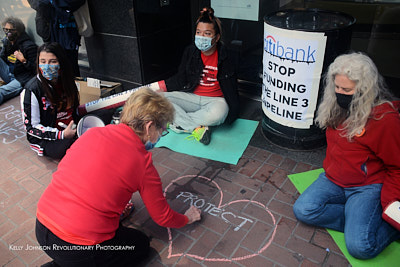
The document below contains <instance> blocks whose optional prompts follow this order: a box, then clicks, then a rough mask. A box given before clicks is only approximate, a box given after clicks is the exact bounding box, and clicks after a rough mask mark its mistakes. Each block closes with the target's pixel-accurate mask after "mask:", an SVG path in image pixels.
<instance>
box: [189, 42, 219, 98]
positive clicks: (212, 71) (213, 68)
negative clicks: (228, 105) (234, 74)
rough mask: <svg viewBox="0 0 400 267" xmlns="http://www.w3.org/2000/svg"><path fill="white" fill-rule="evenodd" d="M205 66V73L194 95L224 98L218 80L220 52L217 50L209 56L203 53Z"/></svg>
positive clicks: (202, 57)
mask: <svg viewBox="0 0 400 267" xmlns="http://www.w3.org/2000/svg"><path fill="white" fill-rule="evenodd" d="M201 59H202V61H203V64H204V68H203V73H202V74H201V79H200V83H199V85H198V86H197V87H196V88H195V89H194V92H193V93H194V94H196V95H201V96H212V97H223V96H224V94H223V93H222V90H221V87H220V86H219V82H218V80H217V74H218V51H217V50H215V52H214V53H212V54H211V55H209V56H206V55H204V54H203V53H201Z"/></svg>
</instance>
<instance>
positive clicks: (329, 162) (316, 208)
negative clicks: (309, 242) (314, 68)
mask: <svg viewBox="0 0 400 267" xmlns="http://www.w3.org/2000/svg"><path fill="white" fill-rule="evenodd" d="M399 108H400V102H399V101H395V99H394V97H393V96H392V94H391V93H390V92H389V90H388V89H387V88H386V86H385V83H384V81H383V78H382V76H381V75H380V74H379V73H378V70H377V68H376V66H375V64H374V63H373V61H372V60H371V59H370V58H369V57H368V56H366V55H364V54H362V53H355V52H353V53H349V54H345V55H341V56H339V57H337V58H336V59H335V60H334V62H333V63H332V64H331V65H330V66H329V69H328V72H327V74H326V77H325V89H324V95H323V100H322V102H321V104H320V106H319V108H318V112H317V117H316V122H317V124H318V125H319V126H320V127H322V128H326V139H327V149H326V158H325V160H324V162H323V167H324V170H325V172H323V173H321V174H320V176H319V177H318V179H317V180H316V181H315V182H314V183H313V184H312V185H310V186H309V187H308V188H307V189H306V190H305V191H304V193H303V194H301V195H300V197H299V198H298V199H297V201H296V202H295V204H294V206H293V211H294V214H295V216H296V218H297V219H298V220H300V221H302V222H304V223H306V224H310V225H315V226H319V227H326V228H329V229H333V230H336V231H340V232H343V233H344V238H345V242H346V247H347V249H348V251H349V253H350V255H352V256H353V257H355V258H359V259H369V258H373V257H375V256H377V255H378V254H379V253H380V252H381V251H382V250H383V249H384V248H385V247H386V246H388V245H389V244H390V243H391V242H393V241H394V240H396V239H398V238H400V232H399V231H397V230H396V229H395V228H393V227H392V226H391V225H389V224H388V223H387V222H385V221H384V220H382V206H381V188H382V184H383V183H384V182H385V181H386V180H387V179H393V180H397V181H400V160H399V155H400V138H399V133H400V117H399ZM392 196H393V194H392ZM398 197H399V196H398V195H397V198H398Z"/></svg>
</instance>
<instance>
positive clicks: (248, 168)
mask: <svg viewBox="0 0 400 267" xmlns="http://www.w3.org/2000/svg"><path fill="white" fill-rule="evenodd" d="M0 138H1V142H0V151H1V153H0V264H1V266H40V265H41V264H43V263H45V262H47V261H49V260H50V258H49V257H48V256H47V255H46V254H45V253H44V252H43V251H41V250H38V249H35V247H34V246H35V245H37V242H36V238H35V233H34V225H35V212H36V204H37V201H38V199H39V198H40V196H41V194H42V193H43V191H44V189H45V188H46V186H47V185H48V183H49V182H50V180H51V175H52V173H53V172H54V171H55V170H56V168H57V163H58V162H57V161H53V160H49V159H47V158H43V157H38V156H36V155H35V153H34V152H33V151H31V150H30V149H29V147H28V143H27V141H26V138H25V132H24V130H23V126H22V121H21V115H20V111H19V102H18V98H15V99H12V100H10V101H8V102H6V103H4V104H3V105H1V106H0ZM153 159H154V163H155V166H156V168H157V170H158V171H159V173H160V176H161V178H162V180H163V184H164V187H167V186H168V188H167V192H166V197H167V199H168V201H169V203H170V204H171V206H172V207H173V208H174V209H176V210H178V211H184V210H185V209H186V208H188V207H189V204H190V203H192V204H194V205H196V206H198V207H199V208H201V209H202V211H203V212H202V215H203V218H202V220H201V222H197V223H194V224H193V225H189V226H186V227H184V228H181V229H173V230H171V232H170V235H169V233H168V231H167V229H166V228H162V227H159V226H158V225H156V224H155V223H154V222H153V221H152V220H151V218H150V217H149V215H148V213H147V211H146V209H145V207H144V205H143V203H142V201H141V199H140V196H139V195H138V194H136V193H135V194H134V195H133V201H134V203H135V208H136V209H135V212H134V213H133V215H132V216H131V217H129V218H127V219H126V220H125V221H124V222H123V224H124V225H126V226H130V227H136V228H139V229H142V230H143V231H145V232H146V233H147V234H148V235H149V236H151V238H152V241H151V246H152V247H153V248H154V250H153V253H152V257H150V259H149V260H148V261H147V262H146V263H145V264H144V265H146V266H228V265H229V266H348V265H349V263H348V261H347V260H346V258H345V257H344V256H343V254H342V253H341V252H340V250H339V248H338V247H337V246H336V244H335V243H334V242H333V240H332V238H331V237H330V236H329V234H328V233H327V232H326V230H324V229H320V228H314V227H309V226H307V225H304V224H302V223H299V222H297V221H296V219H295V217H294V215H293V212H292V205H293V203H294V201H295V200H296V198H297V197H298V195H299V194H298V192H297V190H296V189H295V188H294V186H293V185H292V184H291V182H290V181H289V179H288V178H287V175H288V174H292V173H297V172H301V171H306V170H311V169H315V168H320V167H321V166H320V165H319V164H317V165H312V164H310V163H307V162H303V161H301V160H298V159H293V158H291V157H289V156H287V155H286V154H283V153H282V154H277V153H275V152H271V151H268V150H265V149H261V148H258V147H255V146H249V147H248V148H247V149H246V151H245V153H244V155H243V156H242V158H241V159H240V161H239V163H238V164H237V165H230V164H225V163H221V162H215V161H211V160H206V159H202V158H197V157H192V156H188V155H184V154H179V153H175V152H173V151H170V150H168V149H164V148H157V149H154V151H153ZM174 180H175V182H172V181H174ZM221 198H222V200H221ZM170 238H171V240H172V242H171V246H170V242H169V239H170ZM185 255H191V256H185Z"/></svg>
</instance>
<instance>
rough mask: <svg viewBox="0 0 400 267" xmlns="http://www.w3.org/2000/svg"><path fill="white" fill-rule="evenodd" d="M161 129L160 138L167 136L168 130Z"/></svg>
mask: <svg viewBox="0 0 400 267" xmlns="http://www.w3.org/2000/svg"><path fill="white" fill-rule="evenodd" d="M161 129H162V133H161V137H163V136H166V135H167V134H169V132H168V130H167V129H166V128H165V127H163V126H161Z"/></svg>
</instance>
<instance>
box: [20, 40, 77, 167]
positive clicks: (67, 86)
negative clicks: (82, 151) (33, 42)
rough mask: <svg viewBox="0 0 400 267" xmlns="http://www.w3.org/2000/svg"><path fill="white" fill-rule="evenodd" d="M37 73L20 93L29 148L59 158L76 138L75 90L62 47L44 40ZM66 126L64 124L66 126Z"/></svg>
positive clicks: (38, 55) (39, 153) (38, 54)
mask: <svg viewBox="0 0 400 267" xmlns="http://www.w3.org/2000/svg"><path fill="white" fill-rule="evenodd" d="M36 64H37V76H36V77H33V78H32V79H31V80H30V81H29V82H28V83H27V84H26V85H25V89H24V90H23V91H22V93H21V109H22V114H23V119H24V124H25V128H26V132H27V139H28V141H29V143H30V146H31V149H32V150H34V151H36V152H37V153H38V155H39V156H43V155H45V156H48V157H51V158H54V159H60V158H62V157H63V156H64V155H65V152H66V150H67V149H68V148H69V147H70V146H71V145H72V143H73V142H74V141H75V140H76V129H74V127H73V125H74V121H75V122H78V120H79V118H78V116H77V113H76V109H77V107H78V105H79V95H78V89H77V87H76V84H75V81H74V76H73V73H72V69H71V67H70V64H69V61H68V59H67V56H66V54H65V52H64V49H63V48H62V47H61V46H60V45H59V44H58V43H44V44H43V45H41V46H40V47H39V49H38V52H37V63H36ZM65 126H67V127H66V128H65Z"/></svg>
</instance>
